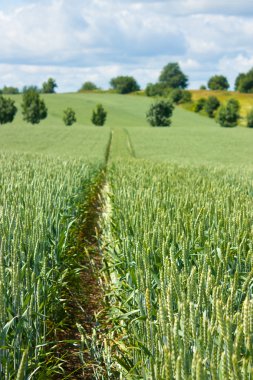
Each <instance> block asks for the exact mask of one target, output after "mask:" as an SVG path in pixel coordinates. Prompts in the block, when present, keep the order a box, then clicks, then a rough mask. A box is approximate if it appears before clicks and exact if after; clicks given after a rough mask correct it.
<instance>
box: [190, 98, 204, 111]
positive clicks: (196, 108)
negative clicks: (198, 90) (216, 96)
mask: <svg viewBox="0 0 253 380" xmlns="http://www.w3.org/2000/svg"><path fill="white" fill-rule="evenodd" d="M205 104H206V99H205V98H200V99H198V100H197V101H196V103H195V104H194V108H193V109H194V112H200V111H202V110H203V108H204V106H205Z"/></svg>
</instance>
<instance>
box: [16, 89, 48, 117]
mask: <svg viewBox="0 0 253 380" xmlns="http://www.w3.org/2000/svg"><path fill="white" fill-rule="evenodd" d="M21 107H22V114H23V119H24V120H25V121H27V122H28V123H31V124H38V123H39V122H40V121H41V120H43V119H45V118H46V117H47V107H46V105H45V102H44V100H42V99H40V95H39V93H38V92H37V91H36V89H34V87H30V88H29V87H27V88H26V90H25V92H24V93H23V102H22V104H21Z"/></svg>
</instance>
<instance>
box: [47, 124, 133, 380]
mask: <svg viewBox="0 0 253 380" xmlns="http://www.w3.org/2000/svg"><path fill="white" fill-rule="evenodd" d="M134 156H135V154H134V149H133V146H132V144H131V140H130V136H129V134H128V132H127V130H122V129H115V130H113V131H112V133H111V137H110V140H109V143H108V147H107V150H106V155H105V161H106V166H105V168H104V169H103V170H102V171H101V173H100V175H99V177H98V178H97V181H96V184H95V186H94V188H93V189H92V193H91V195H90V198H89V199H88V203H87V205H86V206H85V205H84V206H85V209H84V212H83V215H81V217H80V220H79V223H78V228H77V230H76V233H75V235H74V241H73V242H72V243H71V246H72V248H71V249H73V251H74V252H73V253H74V254H77V256H78V266H80V267H81V268H82V269H81V271H80V275H79V277H78V283H75V282H74V283H73V281H71V279H70V281H69V285H68V288H67V291H66V294H65V298H66V310H67V314H68V318H67V320H66V323H65V328H64V331H62V330H61V332H60V333H59V334H58V335H57V337H56V338H57V340H58V341H70V342H69V343H61V344H60V345H59V346H58V347H57V352H58V357H59V358H61V360H63V362H62V365H61V367H62V369H63V372H64V375H63V374H61V375H59V376H55V377H54V378H53V380H60V379H61V380H65V379H76V380H79V379H84V380H88V379H95V376H94V366H96V363H95V361H94V359H93V358H92V356H91V354H90V352H89V350H88V349H87V347H86V345H85V344H83V346H82V341H83V337H82V335H85V337H88V338H89V337H91V335H92V331H93V328H94V327H95V325H96V315H98V314H100V313H102V312H103V307H104V305H103V291H102V289H103V286H102V284H101V283H100V269H101V265H102V256H101V252H100V249H99V244H98V239H97V236H100V235H102V231H99V228H100V227H99V220H100V216H101V214H102V213H103V211H104V210H103V208H104V204H103V195H102V193H103V190H104V188H105V186H106V170H107V165H108V162H111V161H112V160H114V159H118V158H124V159H125V158H126V159H129V158H131V157H132V158H133V157H134ZM75 281H76V279H75ZM100 320H101V316H100ZM107 327H108V326H107ZM73 341H76V343H73ZM80 348H81V349H80ZM80 353H81V354H80Z"/></svg>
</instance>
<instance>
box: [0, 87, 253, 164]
mask: <svg viewBox="0 0 253 380" xmlns="http://www.w3.org/2000/svg"><path fill="white" fill-rule="evenodd" d="M43 97H44V99H45V102H46V104H47V107H48V110H49V115H48V118H47V119H46V120H44V121H42V122H41V123H40V124H39V125H30V124H27V123H25V122H24V121H23V120H22V114H21V109H20V103H21V96H20V95H18V96H14V97H13V98H14V99H15V100H16V103H17V105H18V108H19V111H18V114H17V117H16V119H15V121H14V123H12V124H7V125H2V126H1V127H0V144H1V150H4V151H6V150H7V151H8V150H11V151H23V152H32V153H46V154H56V155H64V156H75V157H83V158H86V159H87V158H88V159H94V158H102V157H104V153H105V149H106V145H107V142H108V140H109V135H110V131H111V130H112V131H113V132H114V141H115V144H114V148H113V149H114V151H115V150H116V151H118V152H117V155H118V156H120V155H123V156H124V144H126V145H127V144H128V145H129V144H131V145H132V147H131V149H132V153H133V152H134V155H135V156H136V158H145V159H152V160H156V161H159V160H162V161H171V162H177V163H180V164H194V165H199V164H214V165H226V166H227V165H228V166H235V165H236V166H245V167H249V166H251V165H252V163H253V158H252V154H251V152H252V146H253V131H252V130H250V129H246V128H241V127H237V128H233V129H225V128H222V127H220V126H219V125H218V124H216V123H215V121H214V120H211V119H208V118H206V117H202V116H199V115H197V114H195V113H192V112H189V111H186V110H184V109H182V108H176V110H175V112H174V115H173V121H172V126H171V127H169V128H152V127H150V126H149V125H148V124H147V122H146V119H145V114H146V111H147V109H148V107H149V104H150V103H151V102H152V101H153V100H152V99H150V98H146V97H143V96H133V95H127V96H126V95H124V96H122V95H117V94H91V93H87V94H54V95H44V96H43ZM98 103H102V104H103V106H104V107H105V109H106V110H107V111H108V118H107V122H106V125H105V127H103V128H100V127H94V126H93V125H92V123H91V121H90V118H91V113H92V110H93V109H94V107H95V106H96V104H98ZM67 107H72V108H73V109H74V110H75V111H76V114H77V123H76V124H74V125H73V126H71V127H66V126H65V125H64V124H63V121H62V114H63V110H64V109H65V108H67ZM119 130H121V132H120V131H119ZM122 130H124V132H123V131H122ZM118 134H119V136H121V137H119V139H118V143H117V136H118ZM124 139H126V141H125V142H124ZM118 144H119V145H118Z"/></svg>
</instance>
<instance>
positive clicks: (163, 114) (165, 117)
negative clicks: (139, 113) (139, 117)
mask: <svg viewBox="0 0 253 380" xmlns="http://www.w3.org/2000/svg"><path fill="white" fill-rule="evenodd" d="M173 110H174V105H173V103H172V102H171V101H170V100H158V101H156V102H155V103H153V104H151V106H150V108H149V110H148V112H147V114H146V117H147V120H148V122H149V124H150V125H152V127H168V126H170V124H171V116H172V113H173Z"/></svg>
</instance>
